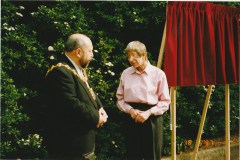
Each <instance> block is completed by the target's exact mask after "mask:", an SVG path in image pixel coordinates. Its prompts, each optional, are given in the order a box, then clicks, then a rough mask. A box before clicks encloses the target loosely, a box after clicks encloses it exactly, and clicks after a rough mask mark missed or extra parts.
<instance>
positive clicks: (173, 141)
mask: <svg viewBox="0 0 240 160" xmlns="http://www.w3.org/2000/svg"><path fill="white" fill-rule="evenodd" d="M166 15H167V14H166ZM166 26H167V23H166V22H165V26H164V31H163V37H162V42H161V47H160V51H159V57H158V63H157V67H158V68H161V66H162V61H163V54H164V50H165V42H166ZM212 88H213V85H209V86H208V91H207V95H206V99H205V103H204V107H203V113H202V118H201V122H200V126H199V130H198V135H197V140H196V144H195V149H194V155H193V158H192V159H193V160H196V159H197V153H198V148H199V144H200V141H201V136H202V133H203V127H204V123H205V119H206V115H207V109H208V105H209V102H210V98H211V93H212ZM170 95H171V105H170V114H171V124H170V127H171V128H170V129H171V157H172V158H171V159H172V160H176V158H177V156H176V87H171V88H170ZM225 142H226V150H225V159H226V160H230V93H229V84H226V85H225Z"/></svg>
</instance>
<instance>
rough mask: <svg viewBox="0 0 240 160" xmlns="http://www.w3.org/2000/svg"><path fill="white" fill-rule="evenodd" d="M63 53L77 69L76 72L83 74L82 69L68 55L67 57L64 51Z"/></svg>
mask: <svg viewBox="0 0 240 160" xmlns="http://www.w3.org/2000/svg"><path fill="white" fill-rule="evenodd" d="M65 55H66V57H67V58H68V59H69V61H70V62H71V63H72V64H73V66H74V68H75V69H76V70H77V72H78V74H79V75H83V73H82V70H81V69H80V68H79V67H78V66H77V64H76V63H75V62H74V61H73V60H72V59H71V58H70V57H68V56H67V54H66V53H65Z"/></svg>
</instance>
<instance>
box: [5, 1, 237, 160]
mask: <svg viewBox="0 0 240 160" xmlns="http://www.w3.org/2000/svg"><path fill="white" fill-rule="evenodd" d="M229 5H234V4H233V3H229ZM106 6H107V7H106ZM1 9H2V17H1V18H2V23H1V24H2V26H1V27H2V41H1V42H2V46H1V47H2V48H1V53H2V54H1V64H2V70H1V81H2V93H1V99H2V102H1V103H2V105H1V106H2V116H1V126H2V127H1V128H2V141H1V158H45V157H46V156H47V153H46V150H45V148H44V146H43V144H42V138H41V133H42V132H44V131H42V130H41V124H40V122H41V121H39V118H41V115H40V114H39V111H40V110H39V107H40V106H41V103H42V100H41V98H40V93H41V90H42V86H43V84H42V83H43V79H44V76H45V73H46V70H47V69H48V68H49V66H50V65H51V63H52V62H54V61H56V60H57V59H58V57H59V56H60V54H61V53H62V52H63V50H64V43H65V40H66V39H67V37H68V36H69V35H70V34H72V33H77V32H80V33H84V34H86V35H88V36H89V37H90V38H91V39H92V41H93V45H94V60H93V61H92V62H91V64H90V66H89V68H88V75H89V79H90V81H91V83H92V85H93V87H94V90H95V91H96V92H97V94H98V95H99V97H100V99H101V100H102V102H103V104H104V106H105V108H106V110H107V113H108V114H109V120H108V123H107V124H105V125H104V127H103V128H102V129H100V130H99V133H98V136H97V144H96V145H97V146H96V149H97V150H96V152H97V155H98V157H99V159H124V158H125V152H126V151H125V146H124V130H123V127H122V120H123V118H122V114H123V113H121V112H120V111H119V110H118V109H117V107H116V105H115V101H116V97H115V92H116V90H117V87H118V83H119V77H120V75H121V73H122V71H123V70H124V69H125V68H127V67H128V66H129V64H128V61H127V58H126V56H125V53H124V48H125V46H126V45H127V43H128V42H130V41H132V40H140V41H142V42H143V43H145V44H146V46H147V49H148V52H149V60H150V62H151V63H152V64H156V61H157V58H158V53H159V45H160V41H161V38H162V37H161V35H162V31H163V26H164V21H165V13H166V2H81V1H71V2H64V1H51V2H50V1H48V2H47V1H46V2H45V1H41V2H35V1H32V2H29V1H6V0H4V1H2V8H1ZM230 88H231V89H230V91H231V96H230V98H231V102H230V104H231V133H236V132H239V126H238V121H239V115H238V102H239V101H238V96H239V94H238V93H239V92H238V91H239V86H238V85H231V87H230ZM205 95H206V89H205V88H204V87H202V86H198V87H183V88H178V90H177V125H178V126H177V135H178V137H177V142H178V144H179V147H178V148H179V149H178V151H180V149H181V147H182V146H183V143H184V141H185V140H186V139H187V140H188V139H195V138H196V136H197V131H198V126H199V123H200V118H201V113H202V107H203V105H204V101H205ZM224 106H225V105H224V87H223V86H222V85H219V86H216V88H215V90H214V92H213V94H212V97H211V106H210V109H209V110H208V114H207V119H206V123H205V127H204V134H203V137H206V138H211V137H221V136H224ZM169 123H170V115H169V112H167V114H165V115H164V133H163V134H164V148H163V154H164V155H169V154H170V148H171V146H170V145H171V143H170V142H171V133H170V130H169V128H170V125H169ZM186 131H187V132H186Z"/></svg>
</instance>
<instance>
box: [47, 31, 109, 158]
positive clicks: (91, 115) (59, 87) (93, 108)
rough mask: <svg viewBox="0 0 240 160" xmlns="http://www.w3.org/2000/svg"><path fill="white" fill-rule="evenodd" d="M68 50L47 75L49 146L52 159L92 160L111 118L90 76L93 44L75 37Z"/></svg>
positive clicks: (70, 41)
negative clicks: (97, 137)
mask: <svg viewBox="0 0 240 160" xmlns="http://www.w3.org/2000/svg"><path fill="white" fill-rule="evenodd" d="M65 47H66V49H65V54H64V55H63V57H62V58H61V60H60V61H59V62H58V63H57V64H56V65H53V66H52V67H51V68H50V69H49V70H48V72H47V74H46V81H45V84H46V87H45V89H46V92H45V96H46V102H47V103H46V104H47V110H46V111H47V112H46V122H47V123H46V134H45V140H46V146H47V150H48V153H49V158H53V159H68V160H71V159H83V160H84V159H90V160H92V159H95V158H96V156H95V153H94V150H95V135H96V131H97V129H98V128H99V127H101V126H102V125H103V124H104V123H106V121H107V118H108V115H107V114H106V112H105V110H104V109H103V105H102V103H101V102H100V100H99V98H98V96H97V95H96V94H95V92H94V91H93V89H92V87H91V85H90V84H89V81H88V77H87V75H86V67H87V66H88V64H89V62H90V61H91V60H92V59H93V45H92V41H91V40H90V38H89V37H87V36H86V35H84V34H73V35H71V36H70V37H69V38H68V40H67V42H66V46H65Z"/></svg>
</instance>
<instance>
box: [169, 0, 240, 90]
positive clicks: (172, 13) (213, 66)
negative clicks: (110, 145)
mask: <svg viewBox="0 0 240 160" xmlns="http://www.w3.org/2000/svg"><path fill="white" fill-rule="evenodd" d="M239 52H240V8H233V7H227V6H221V5H216V4H212V3H207V2H168V9H167V28H166V43H165V58H164V71H165V73H166V76H167V79H168V83H169V86H193V85H210V84H226V83H238V82H239Z"/></svg>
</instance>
